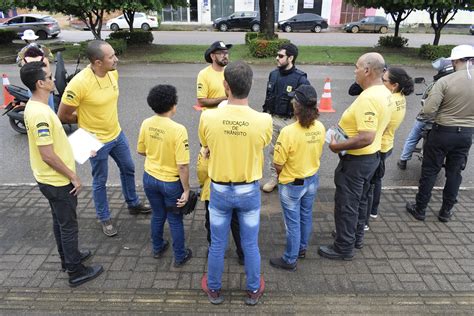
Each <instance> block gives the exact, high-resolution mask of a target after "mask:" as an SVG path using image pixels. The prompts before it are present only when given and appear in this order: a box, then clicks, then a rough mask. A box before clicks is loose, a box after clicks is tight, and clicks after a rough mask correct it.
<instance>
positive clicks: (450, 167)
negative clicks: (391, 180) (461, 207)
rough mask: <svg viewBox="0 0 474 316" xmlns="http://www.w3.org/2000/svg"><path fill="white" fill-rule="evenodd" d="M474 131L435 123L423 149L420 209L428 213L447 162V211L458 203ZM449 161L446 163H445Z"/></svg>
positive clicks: (419, 188) (417, 199)
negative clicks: (438, 177) (434, 188)
mask: <svg viewBox="0 0 474 316" xmlns="http://www.w3.org/2000/svg"><path fill="white" fill-rule="evenodd" d="M473 129H474V128H472V127H471V128H467V129H466V128H464V129H463V128H455V127H447V126H441V125H437V124H435V125H434V126H433V128H432V130H431V131H430V132H429V134H428V139H427V141H426V144H425V147H424V149H423V162H422V165H421V177H420V182H419V187H418V193H417V195H416V206H417V208H418V210H419V211H422V212H425V210H426V207H427V206H428V203H429V201H430V198H431V191H432V189H433V186H434V183H435V181H436V177H437V175H438V173H439V171H440V170H441V168H442V166H443V162H445V169H446V183H445V185H444V190H443V206H442V208H443V209H446V210H450V209H451V208H452V207H453V206H454V204H456V202H457V200H456V198H457V196H458V191H459V186H460V185H461V182H462V176H461V171H462V170H464V168H465V167H466V163H467V157H468V155H469V149H470V148H471V145H472V130H473ZM445 160H446V161H445Z"/></svg>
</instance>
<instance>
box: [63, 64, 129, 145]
mask: <svg viewBox="0 0 474 316" xmlns="http://www.w3.org/2000/svg"><path fill="white" fill-rule="evenodd" d="M118 97H119V86H118V72H117V71H116V70H114V71H109V72H108V73H107V75H105V77H103V78H100V77H98V76H96V75H95V74H94V72H93V71H92V69H91V68H90V66H88V67H87V68H84V69H83V70H82V71H81V72H79V73H78V74H77V75H76V76H74V78H72V80H71V81H70V82H69V83H68V85H67V87H66V90H65V91H64V94H63V96H62V100H61V101H62V102H63V103H64V104H66V105H69V106H74V107H77V110H76V111H77V123H78V125H79V127H81V128H83V129H85V130H86V131H88V132H90V133H92V134H95V135H96V136H97V138H98V139H99V140H100V141H101V142H102V143H107V142H110V141H112V140H114V139H115V138H117V136H118V135H119V134H120V131H121V128H120V124H119V120H118V109H117V102H118Z"/></svg>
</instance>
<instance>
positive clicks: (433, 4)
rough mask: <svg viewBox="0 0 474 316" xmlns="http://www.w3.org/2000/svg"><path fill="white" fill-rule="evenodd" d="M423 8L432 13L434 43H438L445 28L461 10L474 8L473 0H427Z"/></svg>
mask: <svg viewBox="0 0 474 316" xmlns="http://www.w3.org/2000/svg"><path fill="white" fill-rule="evenodd" d="M423 9H425V10H427V11H428V13H429V15H430V21H431V28H432V29H433V31H434V33H435V37H434V40H433V45H435V46H436V45H438V44H439V40H440V38H441V31H442V30H443V28H444V27H445V26H446V25H447V24H448V23H449V22H451V21H452V20H453V19H454V16H455V15H456V13H458V11H459V10H469V11H473V10H474V4H473V2H472V0H454V1H451V0H425V1H424V3H423Z"/></svg>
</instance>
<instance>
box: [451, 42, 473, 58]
mask: <svg viewBox="0 0 474 316" xmlns="http://www.w3.org/2000/svg"><path fill="white" fill-rule="evenodd" d="M469 57H474V48H473V47H472V46H471V45H458V46H456V47H454V48H453V49H452V50H451V56H449V57H448V58H446V59H447V60H456V59H462V58H469Z"/></svg>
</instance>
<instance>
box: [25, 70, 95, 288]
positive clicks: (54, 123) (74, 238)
mask: <svg viewBox="0 0 474 316" xmlns="http://www.w3.org/2000/svg"><path fill="white" fill-rule="evenodd" d="M20 77H21V81H22V82H23V84H24V85H25V86H27V87H28V89H30V91H31V92H32V96H31V98H30V100H29V101H28V103H27V104H26V107H25V126H26V130H27V134H28V146H29V151H30V164H31V169H32V170H33V175H34V177H35V179H36V181H37V182H38V185H39V189H40V191H41V193H42V194H43V195H44V196H45V197H46V198H47V199H48V202H49V205H50V206H51V213H52V216H53V230H54V238H55V239H56V245H57V248H58V252H59V256H60V258H61V265H62V268H63V270H64V271H67V272H68V274H69V285H70V286H71V287H76V286H78V285H80V284H82V283H85V282H87V281H90V280H92V279H94V278H96V277H97V276H98V275H99V274H101V273H102V272H103V270H104V269H103V268H102V266H100V265H96V266H90V267H86V266H84V265H83V264H82V263H81V262H82V261H84V260H85V259H87V258H88V257H90V256H91V252H90V251H89V250H87V251H83V252H81V251H79V246H78V233H79V229H78V224H77V213H76V207H77V194H78V193H79V192H80V191H81V189H82V185H81V180H80V179H79V177H78V176H77V175H76V166H75V162H74V157H73V154H72V149H71V145H70V144H69V142H68V139H67V136H66V133H65V132H64V129H63V126H62V125H61V122H60V121H59V119H58V117H57V116H56V115H55V114H54V112H53V111H52V110H51V108H50V107H49V106H48V105H47V103H48V98H49V95H50V93H51V91H53V90H54V81H53V78H52V74H51V70H50V69H49V67H48V66H46V64H45V63H44V62H42V61H36V62H31V63H27V64H26V65H25V66H23V67H22V68H21V70H20Z"/></svg>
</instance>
